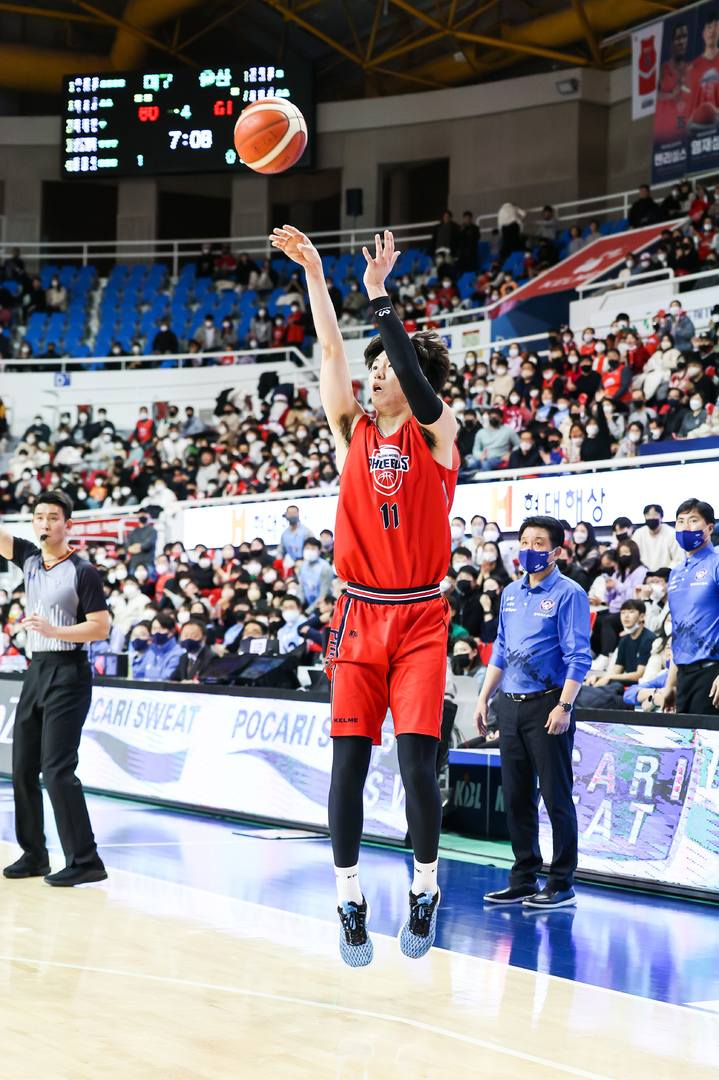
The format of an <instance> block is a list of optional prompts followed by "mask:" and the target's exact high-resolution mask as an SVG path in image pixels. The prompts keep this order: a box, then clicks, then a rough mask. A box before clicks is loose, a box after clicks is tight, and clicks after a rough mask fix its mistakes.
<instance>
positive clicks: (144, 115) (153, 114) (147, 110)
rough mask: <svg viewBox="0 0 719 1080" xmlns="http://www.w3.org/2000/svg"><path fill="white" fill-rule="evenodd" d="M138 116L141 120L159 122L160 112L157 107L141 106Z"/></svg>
mask: <svg viewBox="0 0 719 1080" xmlns="http://www.w3.org/2000/svg"><path fill="white" fill-rule="evenodd" d="M137 115H138V117H139V118H140V120H157V118H158V116H159V115H160V110H159V108H158V106H157V105H141V106H140V108H139V109H138V110H137Z"/></svg>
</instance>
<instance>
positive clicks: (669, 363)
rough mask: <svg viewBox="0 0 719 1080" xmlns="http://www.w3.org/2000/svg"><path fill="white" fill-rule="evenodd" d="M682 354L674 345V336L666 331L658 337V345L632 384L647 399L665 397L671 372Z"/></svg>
mask: <svg viewBox="0 0 719 1080" xmlns="http://www.w3.org/2000/svg"><path fill="white" fill-rule="evenodd" d="M681 358H682V354H681V353H680V352H679V349H677V348H675V347H674V338H673V337H672V335H671V334H670V333H668V332H663V333H662V334H661V335H660V337H659V347H658V348H657V349H656V350H655V352H653V353H652V355H651V356H650V357H649V359H648V360H647V362H646V364H645V365H644V369H643V371H642V373H641V374H640V375H638V376H637V377H636V378H635V380H634V386H635V388H637V389H641V390H642V391H643V393H644V396H645V397H646V398H647V400H649V401H651V400H652V398H654V397H657V398H659V399H661V398H664V397H666V392H667V387H668V386H669V378H670V376H671V373H672V372H673V371H674V370H675V369H676V366H677V364H678V363H679V362H680V361H681Z"/></svg>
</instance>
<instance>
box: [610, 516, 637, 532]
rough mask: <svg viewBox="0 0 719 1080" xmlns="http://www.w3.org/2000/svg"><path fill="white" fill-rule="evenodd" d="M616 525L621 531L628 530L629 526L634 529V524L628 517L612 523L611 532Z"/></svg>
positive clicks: (619, 518) (616, 519) (617, 519)
mask: <svg viewBox="0 0 719 1080" xmlns="http://www.w3.org/2000/svg"><path fill="white" fill-rule="evenodd" d="M617 525H620V526H621V527H622V528H623V529H628V528H629V527H630V526H631V527H632V528H634V522H633V521H632V519H631V518H628V517H618V518H615V519H614V521H613V522H612V532H614V530H615V529H616V527H617Z"/></svg>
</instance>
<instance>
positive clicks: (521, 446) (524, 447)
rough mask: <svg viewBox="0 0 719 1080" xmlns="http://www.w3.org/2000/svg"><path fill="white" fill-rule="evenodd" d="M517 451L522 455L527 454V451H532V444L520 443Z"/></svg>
mask: <svg viewBox="0 0 719 1080" xmlns="http://www.w3.org/2000/svg"><path fill="white" fill-rule="evenodd" d="M519 449H520V450H521V451H522V453H523V454H528V453H529V451H530V450H531V449H532V443H531V442H520V444H519Z"/></svg>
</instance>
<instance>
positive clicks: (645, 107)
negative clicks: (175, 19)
mask: <svg viewBox="0 0 719 1080" xmlns="http://www.w3.org/2000/svg"><path fill="white" fill-rule="evenodd" d="M663 26H664V23H663V22H661V21H660V22H656V23H654V24H653V26H644V27H643V28H642V29H641V30H636V31H635V32H634V33H633V34H632V120H641V119H642V118H643V117H645V116H653V115H654V109H655V107H656V103H657V85H658V82H659V56H660V55H661V51H662V29H663Z"/></svg>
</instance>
